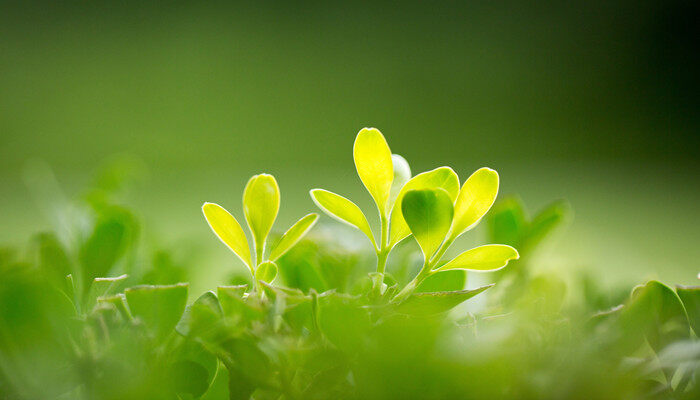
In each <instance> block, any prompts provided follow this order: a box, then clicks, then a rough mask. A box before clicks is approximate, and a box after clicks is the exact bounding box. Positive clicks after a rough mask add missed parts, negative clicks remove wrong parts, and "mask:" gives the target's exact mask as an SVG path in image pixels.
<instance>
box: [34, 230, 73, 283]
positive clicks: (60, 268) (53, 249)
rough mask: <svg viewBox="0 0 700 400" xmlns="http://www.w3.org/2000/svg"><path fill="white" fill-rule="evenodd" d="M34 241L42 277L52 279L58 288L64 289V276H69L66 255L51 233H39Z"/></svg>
mask: <svg viewBox="0 0 700 400" xmlns="http://www.w3.org/2000/svg"><path fill="white" fill-rule="evenodd" d="M34 241H35V243H36V245H37V250H38V253H39V260H38V262H39V268H41V270H42V271H43V273H44V274H45V275H44V276H46V277H49V278H51V279H53V280H54V281H55V282H56V283H57V284H58V285H59V286H60V287H64V284H65V279H66V275H69V274H71V272H72V268H71V262H70V260H69V259H68V254H67V252H66V250H65V248H64V247H63V245H62V244H61V242H60V241H59V240H58V238H57V237H56V235H55V234H53V233H40V234H38V235H37V236H36V237H35V238H34Z"/></svg>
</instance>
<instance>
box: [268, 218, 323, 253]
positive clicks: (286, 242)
mask: <svg viewBox="0 0 700 400" xmlns="http://www.w3.org/2000/svg"><path fill="white" fill-rule="evenodd" d="M316 220H318V214H309V215H307V216H305V217H303V218H302V219H300V220H299V221H297V222H296V223H295V224H294V225H292V227H291V228H289V229H288V230H287V232H285V233H284V235H282V237H280V238H279V239H278V240H277V241H276V242H275V244H273V245H272V250H271V251H270V261H275V260H277V259H278V258H280V257H282V256H283V255H284V253H286V252H287V251H288V250H289V249H291V248H292V247H294V245H295V244H297V242H299V240H301V238H302V237H303V236H304V235H305V234H306V232H308V231H309V230H310V229H311V227H313V226H314V224H315V223H316Z"/></svg>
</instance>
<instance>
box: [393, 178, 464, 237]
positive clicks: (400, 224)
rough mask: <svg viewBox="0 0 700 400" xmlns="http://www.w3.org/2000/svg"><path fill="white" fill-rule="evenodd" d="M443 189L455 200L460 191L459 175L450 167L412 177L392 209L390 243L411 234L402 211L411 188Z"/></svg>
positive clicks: (402, 189)
mask: <svg viewBox="0 0 700 400" xmlns="http://www.w3.org/2000/svg"><path fill="white" fill-rule="evenodd" d="M438 188H440V189H443V190H445V191H446V192H447V194H448V195H449V196H450V199H451V200H452V201H453V202H454V201H455V199H456V198H457V194H458V193H459V177H458V176H457V174H456V173H455V172H454V171H453V170H452V168H450V167H440V168H436V169H434V170H431V171H427V172H423V173H420V174H418V175H416V176H414V177H413V178H411V179H410V180H409V181H408V182H406V184H405V185H403V187H402V188H401V191H400V192H399V195H398V196H397V198H396V201H395V203H394V206H393V208H392V211H391V225H390V233H389V244H390V247H393V246H394V245H396V244H397V243H398V242H400V241H401V240H403V239H404V238H406V237H407V236H408V235H410V234H411V231H410V229H408V225H406V221H405V219H404V218H403V214H402V213H401V200H402V198H403V196H404V195H405V194H406V193H407V192H408V191H409V190H421V189H438Z"/></svg>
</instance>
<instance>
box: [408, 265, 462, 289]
mask: <svg viewBox="0 0 700 400" xmlns="http://www.w3.org/2000/svg"><path fill="white" fill-rule="evenodd" d="M466 283H467V272H466V271H464V270H461V269H454V270H450V271H439V272H435V273H434V274H432V275H429V276H428V277H427V278H425V279H424V280H423V282H421V284H420V285H418V287H417V288H416V290H415V293H430V292H452V291H456V290H463V289H464V285H465V284H466Z"/></svg>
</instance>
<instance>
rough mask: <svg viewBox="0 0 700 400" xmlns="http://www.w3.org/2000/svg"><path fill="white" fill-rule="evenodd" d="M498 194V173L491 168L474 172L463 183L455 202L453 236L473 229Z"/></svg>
mask: <svg viewBox="0 0 700 400" xmlns="http://www.w3.org/2000/svg"><path fill="white" fill-rule="evenodd" d="M497 194H498V173H497V172H496V171H494V170H492V169H490V168H481V169H479V170H477V171H476V172H474V173H473V174H472V175H471V176H470V177H469V178H468V179H467V180H466V182H464V184H463V185H462V189H460V191H459V195H458V196H457V201H456V202H455V219H454V224H453V226H452V229H451V235H450V236H451V237H452V238H456V237H457V236H459V235H461V234H462V233H464V232H466V231H468V230H469V229H471V228H472V227H473V226H474V225H476V223H478V222H479V220H480V219H481V217H483V216H484V214H486V212H487V211H488V210H489V208H491V205H493V202H494V201H495V200H496V195H497Z"/></svg>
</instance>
